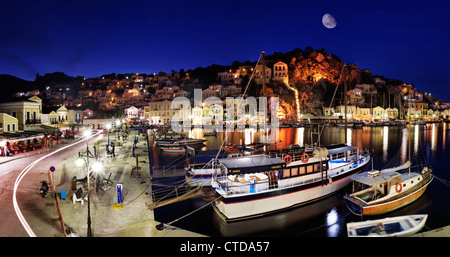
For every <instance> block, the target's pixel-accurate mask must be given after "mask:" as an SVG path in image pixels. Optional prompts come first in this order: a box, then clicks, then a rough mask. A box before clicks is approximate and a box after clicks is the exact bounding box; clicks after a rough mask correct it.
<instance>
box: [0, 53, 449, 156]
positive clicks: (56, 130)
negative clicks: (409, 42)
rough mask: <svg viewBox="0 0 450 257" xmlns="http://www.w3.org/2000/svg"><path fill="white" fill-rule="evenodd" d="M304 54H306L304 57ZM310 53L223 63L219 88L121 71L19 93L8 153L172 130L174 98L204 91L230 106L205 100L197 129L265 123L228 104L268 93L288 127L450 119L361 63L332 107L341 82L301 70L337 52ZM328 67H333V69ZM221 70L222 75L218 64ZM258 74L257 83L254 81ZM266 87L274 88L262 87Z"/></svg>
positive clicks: (9, 111)
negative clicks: (79, 135) (108, 131)
mask: <svg viewBox="0 0 450 257" xmlns="http://www.w3.org/2000/svg"><path fill="white" fill-rule="evenodd" d="M302 54H303V55H305V53H304V52H302ZM306 54H307V56H306V58H304V59H301V60H300V62H301V63H300V64H298V62H299V58H295V57H294V58H292V59H291V62H290V64H287V63H285V62H282V61H280V59H282V58H276V57H277V55H276V54H274V55H272V57H273V58H272V59H271V58H270V57H269V58H268V60H267V61H266V63H265V67H263V65H262V64H261V63H258V64H257V65H256V66H255V65H253V64H252V63H247V65H240V66H237V67H235V68H234V69H231V68H230V69H226V70H220V68H224V66H218V68H219V70H220V71H218V72H214V73H213V76H214V79H213V80H212V82H211V83H205V80H204V79H202V78H201V76H198V75H197V76H193V75H194V74H195V70H194V71H192V70H189V71H188V72H185V71H184V70H183V69H182V70H180V71H179V72H177V71H172V72H171V73H165V72H160V73H158V74H156V73H153V74H139V73H130V74H115V73H113V74H109V75H103V76H101V77H96V78H84V77H77V78H75V79H74V78H71V80H70V82H59V83H58V82H56V83H55V82H52V83H47V84H45V85H40V86H41V88H44V90H39V89H33V90H30V91H25V92H16V93H14V94H13V95H12V96H10V97H9V100H8V101H5V102H2V103H0V124H1V126H0V140H1V141H0V148H1V149H2V150H1V153H0V154H1V155H3V156H4V155H6V152H7V151H8V150H6V148H8V147H9V148H10V150H9V152H10V153H11V152H16V151H24V150H25V151H26V150H27V149H28V150H30V149H33V148H36V147H43V146H44V145H48V144H51V143H52V142H53V140H57V139H58V138H59V137H68V136H70V135H73V134H74V133H76V128H79V127H80V126H84V127H91V128H95V129H104V128H105V125H106V124H108V123H109V124H111V121H113V120H118V121H121V122H122V123H125V122H126V123H127V124H133V123H139V124H145V125H149V126H170V121H171V119H172V117H173V116H174V115H175V113H176V111H177V110H174V109H172V108H171V102H172V100H173V99H175V98H176V97H186V98H188V99H190V101H191V102H192V101H193V97H194V94H193V92H194V89H201V90H202V91H201V92H202V99H203V101H204V100H205V99H206V98H208V97H217V98H219V99H220V100H221V101H223V105H221V106H218V105H217V104H215V105H212V106H205V104H204V103H203V104H202V108H200V107H195V108H192V110H191V112H190V113H189V114H187V115H189V117H190V118H191V119H192V123H191V124H192V125H196V124H201V123H202V122H203V121H204V120H205V119H206V120H211V119H212V120H216V121H223V122H224V123H226V122H233V121H237V120H239V119H245V120H246V121H247V122H248V121H251V120H254V119H258V117H259V116H258V113H256V114H246V115H245V117H235V116H234V115H228V113H227V110H226V109H224V108H223V107H222V106H225V101H226V99H227V97H239V96H244V97H248V96H255V97H258V96H263V95H264V96H278V97H280V108H279V113H278V117H279V120H280V123H281V124H282V125H283V126H292V124H294V125H297V126H302V125H307V124H311V123H314V122H315V121H322V120H327V121H328V122H330V123H331V124H339V123H342V120H343V118H344V117H345V118H347V120H348V121H351V122H365V125H368V126H369V125H378V124H384V125H392V124H394V125H395V124H402V123H401V122H405V121H408V117H409V119H411V122H421V123H423V122H433V121H441V120H447V117H448V116H449V112H450V103H445V102H442V101H441V100H440V99H438V98H434V97H433V96H432V95H431V93H427V92H425V91H420V90H418V89H416V88H415V87H414V85H413V84H407V83H399V82H398V81H395V83H396V84H395V85H394V84H392V83H391V81H390V80H389V81H386V80H385V79H384V78H383V77H381V76H372V75H371V72H370V70H367V69H365V70H359V68H358V67H357V65H354V64H353V65H348V66H349V67H350V68H351V69H353V70H352V71H351V72H352V73H351V74H353V71H354V70H358V72H360V74H362V75H357V76H356V77H357V78H358V79H356V82H359V83H355V84H354V86H351V87H349V88H348V89H347V92H346V94H345V93H343V89H341V88H343V87H342V85H337V86H339V87H340V88H339V90H337V92H341V93H340V96H338V97H337V100H335V101H334V102H333V103H330V102H326V101H327V99H326V96H323V95H320V96H319V95H317V93H314V89H316V88H326V90H325V91H327V90H328V88H329V89H330V90H331V91H334V89H335V88H336V85H335V84H333V83H330V82H331V81H335V80H333V78H332V77H327V76H331V75H330V74H329V73H327V74H326V75H324V74H325V72H324V71H323V70H322V69H319V68H317V67H315V68H314V67H313V68H312V69H310V70H309V71H307V69H308V68H305V69H304V71H302V74H307V75H305V76H304V80H306V82H304V83H299V82H298V77H299V74H300V73H299V65H304V67H311V63H316V64H320V65H323V64H324V62H327V60H329V62H328V63H331V61H332V60H333V58H332V55H328V54H326V52H324V50H322V51H320V50H317V51H310V52H309V53H306ZM284 59H286V58H284ZM308 62H310V63H309V64H308ZM328 63H325V64H326V65H325V67H329V66H328ZM233 66H236V63H234V65H233ZM355 66H356V67H355ZM227 68H229V67H227ZM314 69H315V70H316V71H315V72H316V73H314ZM215 70H218V69H217V67H216V69H215ZM263 70H264V77H263ZM47 75H50V76H51V74H46V75H45V76H47ZM363 75H365V77H366V78H367V77H368V78H370V81H367V79H365V81H363V79H361V78H360V77H361V76H363ZM252 76H253V81H250V78H251V77H252ZM67 77H68V76H67ZM40 78H42V77H40ZM293 80H294V81H295V80H296V81H295V82H292V81H293ZM68 81H69V80H68ZM354 81H355V80H354ZM363 82H364V83H363ZM263 83H265V85H267V87H266V88H262V84H263ZM247 85H249V86H250V87H252V88H256V90H255V89H253V90H248V91H246V92H245V94H244V91H245V88H246V86H247ZM305 88H306V89H305ZM330 90H328V91H330ZM293 92H294V93H295V94H293ZM293 95H294V96H295V97H293ZM338 95H339V93H338ZM343 96H346V97H343ZM318 99H319V100H318ZM345 100H346V101H347V105H345V102H344V101H345ZM314 101H319V102H317V103H313V102H314ZM314 106H315V108H314ZM345 110H347V115H345ZM408 112H409V114H408ZM233 114H234V113H233ZM251 115H254V116H251ZM232 119H233V120H232ZM258 122H260V120H258ZM287 124H290V125H287ZM50 135H51V136H50ZM49 138H50V139H51V141H49V140H48V139H49ZM7 146H8V147H7Z"/></svg>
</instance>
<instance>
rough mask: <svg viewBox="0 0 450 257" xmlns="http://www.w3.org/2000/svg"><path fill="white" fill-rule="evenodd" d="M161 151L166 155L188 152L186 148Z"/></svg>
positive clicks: (162, 149) (163, 149)
mask: <svg viewBox="0 0 450 257" xmlns="http://www.w3.org/2000/svg"><path fill="white" fill-rule="evenodd" d="M161 151H163V152H166V153H184V152H185V151H186V150H185V149H184V148H163V147H161Z"/></svg>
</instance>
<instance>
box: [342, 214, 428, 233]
mask: <svg viewBox="0 0 450 257" xmlns="http://www.w3.org/2000/svg"><path fill="white" fill-rule="evenodd" d="M427 218H428V215H427V214H419V215H406V216H398V217H389V218H384V219H378V220H366V221H360V222H351V223H347V235H348V236H349V237H370V236H376V237H378V236H379V237H400V236H410V235H413V234H415V233H417V232H419V231H420V230H421V229H422V228H423V227H424V226H425V222H426V221H427Z"/></svg>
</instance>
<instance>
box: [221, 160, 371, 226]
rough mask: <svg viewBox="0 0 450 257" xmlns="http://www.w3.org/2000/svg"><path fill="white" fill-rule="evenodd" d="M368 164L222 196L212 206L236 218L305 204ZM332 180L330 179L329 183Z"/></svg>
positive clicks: (342, 184)
mask: <svg viewBox="0 0 450 257" xmlns="http://www.w3.org/2000/svg"><path fill="white" fill-rule="evenodd" d="M366 164H367V163H366ZM366 164H365V165H363V166H360V167H358V168H356V169H354V170H351V171H349V172H347V173H345V174H341V175H338V176H335V177H331V180H326V181H321V180H319V181H316V182H312V183H309V184H302V185H298V186H293V187H289V188H284V189H273V190H270V191H267V192H264V193H256V194H246V195H242V196H231V197H228V196H222V197H221V198H219V199H218V200H216V201H215V202H214V204H213V206H214V209H215V210H216V212H218V213H219V215H220V216H221V217H222V218H224V219H226V220H227V221H233V220H241V219H249V218H254V217H258V216H263V215H267V214H270V213H273V212H277V211H281V210H285V209H289V208H293V207H298V206H302V205H306V204H309V203H312V202H315V201H318V200H320V199H323V198H325V197H328V196H330V195H332V194H334V193H336V192H338V191H339V190H341V189H343V188H344V187H345V186H347V185H349V183H350V182H351V181H350V175H352V174H355V173H357V172H359V171H361V169H362V168H364V167H365V166H366ZM330 181H331V183H329V182H330Z"/></svg>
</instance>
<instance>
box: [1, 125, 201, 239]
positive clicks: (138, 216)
mask: <svg viewBox="0 0 450 257" xmlns="http://www.w3.org/2000/svg"><path fill="white" fill-rule="evenodd" d="M109 136H110V138H109V140H110V141H116V138H115V137H114V136H113V135H112V134H111V135H109ZM136 136H138V142H136V143H135V141H134V139H135V138H136ZM93 139H94V140H89V150H90V151H91V152H92V153H93V152H94V149H93V146H94V145H96V147H97V148H98V156H99V160H102V163H103V166H104V167H103V170H102V172H101V173H100V176H99V178H100V179H99V182H100V183H96V180H94V181H93V178H92V177H96V175H94V176H91V181H90V182H91V186H90V190H89V195H90V218H91V231H92V234H91V235H92V236H94V237H198V236H204V235H201V234H198V233H195V232H191V231H187V230H184V229H180V228H177V227H174V226H166V228H165V229H163V230H158V229H156V225H158V224H160V222H158V221H156V220H154V213H153V210H151V209H149V208H148V206H149V205H150V204H152V197H151V189H152V187H151V178H150V172H149V158H148V143H147V141H146V138H145V136H142V135H138V131H137V130H131V131H130V134H129V135H128V139H127V140H123V141H122V140H121V141H120V142H115V156H108V155H107V154H106V145H107V142H108V137H107V133H106V132H104V133H102V134H101V137H100V136H97V137H94V138H93ZM78 140H84V141H85V139H84V138H83V137H81V136H80V137H76V138H75V139H74V140H72V141H74V142H75V141H78ZM94 142H95V144H94ZM81 144H82V143H81ZM62 146H64V144H61V145H60V146H54V147H53V148H54V149H53V148H49V149H48V151H46V152H52V151H54V150H56V149H57V147H62ZM133 148H134V149H133ZM84 149H85V147H84ZM35 154H39V153H38V152H36V153H35ZM133 155H134V156H133ZM136 156H137V157H138V158H136ZM29 157H30V155H26V154H19V155H17V156H14V157H13V158H14V159H24V160H27V159H26V158H29ZM77 158H78V155H77V154H73V156H71V157H69V158H67V159H64V160H56V159H53V160H52V163H54V164H53V167H54V169H55V171H54V172H50V171H39V174H38V176H39V177H41V178H45V177H46V175H47V173H48V174H49V175H48V180H47V181H49V182H50V181H51V180H52V181H53V185H54V188H55V192H56V197H57V199H55V196H54V193H53V189H52V184H51V182H50V183H49V185H50V188H49V194H47V195H46V196H45V197H44V198H42V197H40V196H39V197H38V196H37V195H38V193H39V190H38V189H36V190H27V192H26V194H21V196H20V199H19V200H20V202H19V205H20V206H25V205H26V206H30V205H33V206H36V208H38V209H39V210H38V212H39V216H40V218H39V219H41V220H42V221H39V222H34V220H35V218H36V219H38V218H37V217H31V218H28V217H27V216H25V218H26V219H27V220H28V222H29V224H30V226H31V228H32V229H33V231H34V233H35V234H36V236H38V237H64V236H69V237H70V236H80V237H86V236H88V233H87V230H88V229H87V227H88V225H87V218H88V201H87V197H84V199H83V201H81V200H80V201H74V200H73V198H74V196H76V193H77V192H80V191H81V190H83V192H86V191H87V183H86V167H78V166H76V165H75V162H76V159H77ZM91 159H92V158H91ZM4 160H5V159H4ZM12 160H13V159H11V158H10V159H8V160H7V161H6V160H5V161H3V162H2V163H6V162H10V161H12ZM137 161H138V167H139V170H138V171H139V172H138V174H136V163H137ZM91 162H92V160H91ZM2 163H0V165H2ZM50 174H51V178H50ZM27 176H34V174H31V175H30V174H29V175H27ZM35 177H37V176H35ZM28 179H31V178H28ZM33 180H36V181H34V184H38V183H39V181H37V178H33ZM83 180H84V181H83ZM117 184H120V185H121V195H122V197H121V203H122V205H120V206H119V205H118V204H117V203H118V200H119V199H118V192H117V188H116V186H117ZM80 188H81V190H80ZM77 190H79V191H77ZM56 200H57V201H56ZM58 205H59V208H58ZM11 215H14V216H15V214H14V209H13V208H11ZM62 224H64V226H62ZM13 234H14V233H13V232H12V233H11V235H13Z"/></svg>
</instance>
